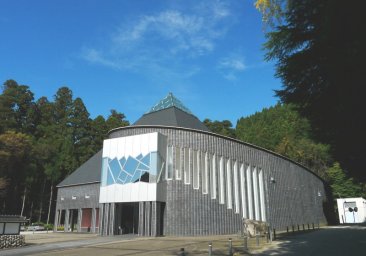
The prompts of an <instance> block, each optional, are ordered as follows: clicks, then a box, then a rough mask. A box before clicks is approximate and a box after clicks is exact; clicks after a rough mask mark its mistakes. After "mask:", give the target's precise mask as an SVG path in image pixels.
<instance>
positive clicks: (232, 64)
mask: <svg viewBox="0 0 366 256" xmlns="http://www.w3.org/2000/svg"><path fill="white" fill-rule="evenodd" d="M247 68H248V67H247V65H246V64H245V61H244V57H243V56H242V54H240V53H237V52H235V53H231V54H230V55H229V56H228V57H224V58H222V59H221V60H220V61H219V62H218V64H217V69H218V70H219V72H220V73H221V74H222V75H223V77H224V78H225V79H227V80H229V81H235V80H237V76H238V75H239V73H242V72H244V71H245V70H246V69H247Z"/></svg>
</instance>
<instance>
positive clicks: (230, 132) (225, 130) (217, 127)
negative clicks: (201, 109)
mask: <svg viewBox="0 0 366 256" xmlns="http://www.w3.org/2000/svg"><path fill="white" fill-rule="evenodd" d="M203 123H204V124H205V125H206V127H207V128H208V129H209V130H210V131H211V132H214V133H217V134H221V135H224V136H227V137H231V138H235V137H236V135H235V129H233V125H232V123H231V122H230V121H229V120H223V121H216V120H215V121H211V120H210V119H207V118H206V119H205V120H203Z"/></svg>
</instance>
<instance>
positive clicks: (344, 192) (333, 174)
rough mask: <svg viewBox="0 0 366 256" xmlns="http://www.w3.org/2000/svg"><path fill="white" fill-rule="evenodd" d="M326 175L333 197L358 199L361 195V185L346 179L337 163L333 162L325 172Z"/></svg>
mask: <svg viewBox="0 0 366 256" xmlns="http://www.w3.org/2000/svg"><path fill="white" fill-rule="evenodd" d="M326 175H327V180H328V182H329V183H330V186H331V188H332V192H333V197H335V198H336V197H338V198H342V197H360V196H361V195H362V185H361V184H359V183H356V182H355V181H354V180H353V179H352V178H349V177H347V175H346V174H345V171H343V170H342V168H341V166H340V164H339V163H337V162H335V163H334V164H333V166H332V167H330V168H329V169H328V170H327V171H326Z"/></svg>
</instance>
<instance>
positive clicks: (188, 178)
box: [184, 148, 191, 184]
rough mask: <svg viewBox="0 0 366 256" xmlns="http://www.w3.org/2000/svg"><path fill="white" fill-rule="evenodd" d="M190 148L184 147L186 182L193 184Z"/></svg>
mask: <svg viewBox="0 0 366 256" xmlns="http://www.w3.org/2000/svg"><path fill="white" fill-rule="evenodd" d="M190 151H191V150H190V149H189V148H185V149H184V183H185V184H191V175H190V171H191V165H190V162H191V159H190Z"/></svg>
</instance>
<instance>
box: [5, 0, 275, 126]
mask: <svg viewBox="0 0 366 256" xmlns="http://www.w3.org/2000/svg"><path fill="white" fill-rule="evenodd" d="M0 37H1V41H0V58H1V62H0V82H1V83H3V82H4V81H5V80H7V79H14V80H16V81H17V82H18V83H19V84H26V85H28V86H30V88H31V90H32V91H33V92H34V93H35V98H36V99H38V98H39V97H41V96H47V97H48V98H49V99H53V95H54V94H55V92H56V91H57V89H58V88H59V87H61V86H68V87H69V88H70V89H71V90H72V91H73V93H74V97H80V98H82V100H83V101H84V103H85V105H86V107H87V109H88V110H89V112H90V115H91V117H92V118H94V117H96V116H97V115H103V116H105V117H106V116H108V113H109V111H110V109H116V110H118V111H120V112H123V113H124V114H125V115H126V117H127V119H128V120H129V121H131V122H134V121H136V119H138V118H139V117H140V116H141V115H142V114H143V113H145V112H146V111H148V110H149V109H150V107H151V106H153V105H154V104H155V103H156V102H157V101H159V100H160V99H161V98H163V97H165V96H166V95H167V94H168V92H172V93H173V94H174V95H175V96H176V97H177V98H179V99H180V100H181V101H182V102H183V103H184V104H185V105H186V106H187V107H188V108H189V109H190V110H191V111H192V112H193V113H194V114H195V115H196V116H197V117H198V118H200V119H201V120H202V119H204V118H210V119H212V120H223V119H228V120H230V121H232V123H233V125H234V126H235V124H236V121H237V119H238V118H240V117H242V116H248V115H250V114H254V113H255V112H256V111H260V110H262V109H263V108H264V107H269V106H272V105H274V104H276V102H277V100H278V99H277V98H275V97H274V93H273V90H275V89H279V88H280V86H281V83H280V81H279V80H278V79H276V78H274V64H273V63H268V62H265V61H264V51H263V50H262V45H263V43H264V42H265V37H264V31H263V24H262V21H261V16H260V14H259V13H258V12H257V10H256V9H255V8H254V6H253V1H250V0H231V1H215V0H202V1H197V0H196V1H189V0H188V1H187V0H182V1H174V0H171V1H168V0H165V1H159V0H154V1H152V0H133V1H122V0H108V1H102V0H99V1H96V0H83V1H74V0H53V1H46V0H44V1H41V0H33V1H19V0H1V1H0Z"/></svg>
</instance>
